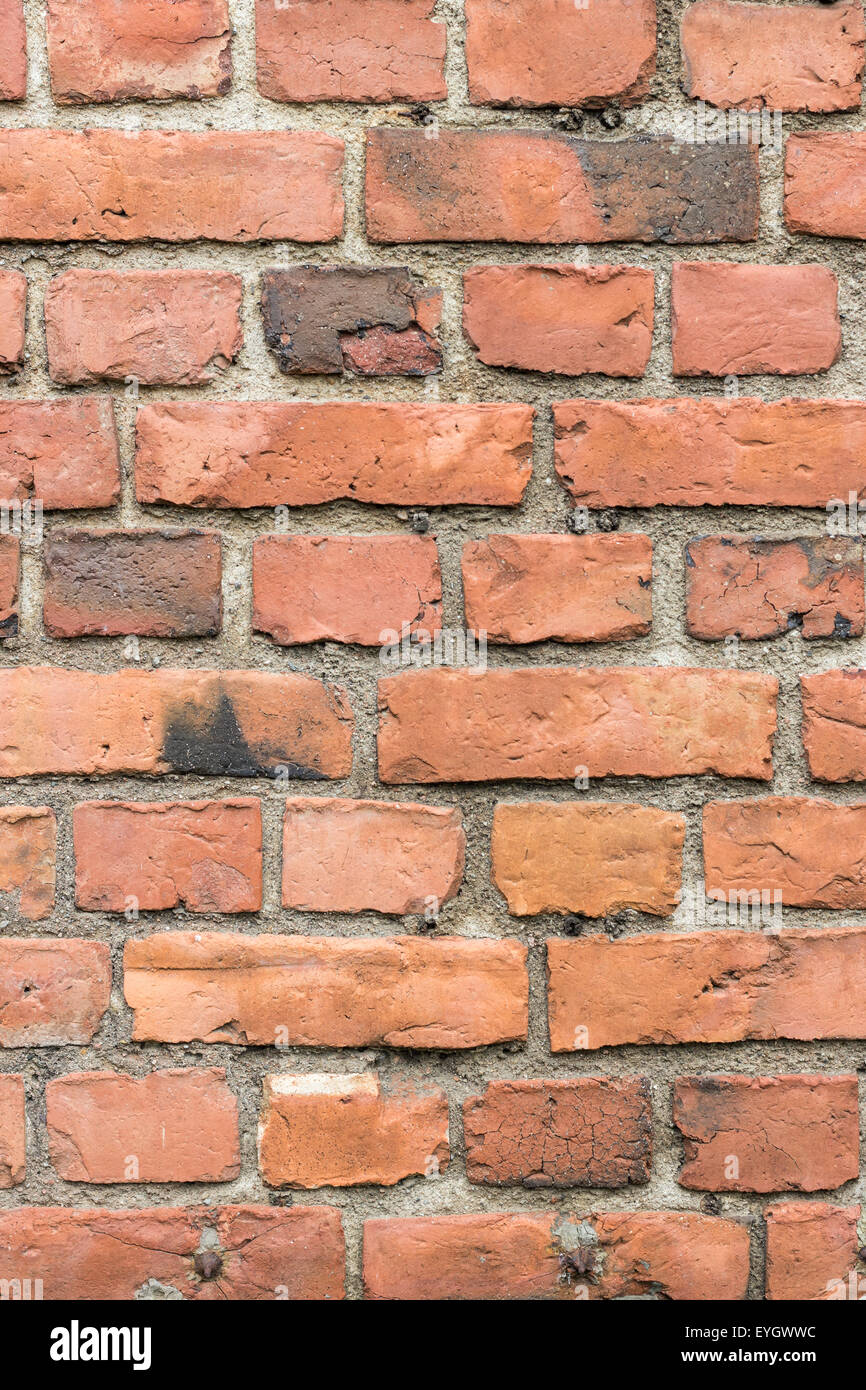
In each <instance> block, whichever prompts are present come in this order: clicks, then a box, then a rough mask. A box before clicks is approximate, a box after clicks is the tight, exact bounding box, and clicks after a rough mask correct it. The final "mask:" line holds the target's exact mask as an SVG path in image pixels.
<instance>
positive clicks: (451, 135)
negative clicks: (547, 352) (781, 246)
mask: <svg viewBox="0 0 866 1390" xmlns="http://www.w3.org/2000/svg"><path fill="white" fill-rule="evenodd" d="M757 227H758V164H757V151H756V150H755V148H754V147H750V146H748V145H733V144H731V145H720V144H709V143H703V144H698V143H688V142H683V141H676V140H673V139H671V138H669V137H663V138H661V139H651V140H647V139H646V138H645V137H644V138H643V139H641V140H630V139H625V140H615V141H592V140H577V139H575V138H574V137H573V136H567V135H560V134H558V133H557V132H555V131H541V130H520V129H517V128H511V129H508V130H465V129H464V130H455V129H442V130H440V131H439V132H438V135H437V138H436V139H435V140H430V139H427V138H426V133H425V132H424V131H416V130H401V129H396V128H390V127H386V126H378V127H376V128H375V129H373V130H371V131H369V132H368V135H367V235H368V236H369V238H370V240H371V241H374V242H416V241H516V242H536V243H539V242H540V243H550V244H560V243H562V242H573V241H587V242H603V241H663V242H670V243H674V244H677V243H681V242H697V243H706V242H714V241H753V240H754V239H755V237H756V235H757ZM0 229H2V224H0Z"/></svg>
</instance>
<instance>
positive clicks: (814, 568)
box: [686, 536, 864, 641]
mask: <svg viewBox="0 0 866 1390" xmlns="http://www.w3.org/2000/svg"><path fill="white" fill-rule="evenodd" d="M863 626H864V603H863V544H862V542H861V541H854V540H846V539H844V538H842V537H835V536H799V537H797V538H796V539H793V540H783V541H768V540H764V539H762V538H761V537H760V536H748V537H742V536H706V537H702V538H701V539H700V540H696V541H690V542H689V544H688V545H687V546H686V628H687V631H688V632H689V634H690V636H692V637H700V638H702V639H703V640H705V641H718V640H720V639H721V638H723V637H729V636H731V635H736V636H738V637H745V638H753V639H757V638H767V637H780V636H781V635H782V634H783V633H786V632H790V631H791V630H792V629H793V628H798V629H799V630H800V632H802V634H803V636H804V637H859V636H861V635H862V633H863Z"/></svg>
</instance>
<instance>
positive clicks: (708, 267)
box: [671, 261, 842, 376]
mask: <svg viewBox="0 0 866 1390" xmlns="http://www.w3.org/2000/svg"><path fill="white" fill-rule="evenodd" d="M837 289H838V284H837V280H836V276H835V275H834V274H833V272H832V270H828V269H827V267H826V266H822V265H719V264H718V263H715V264H713V263H711V262H701V261H678V262H677V263H676V264H675V265H674V267H673V272H672V275H671V345H672V349H673V359H674V375H675V376H728V375H731V374H733V375H738V376H754V375H756V374H758V373H761V372H766V373H771V374H772V373H775V374H779V375H788V376H795V375H797V374H798V373H802V372H820V371H823V370H824V369H825V368H827V367H832V365H833V363H834V362H836V361H837V360H838V357H839V353H840V351H841V348H842V330H841V327H840V324H839V309H838V306H837V303H836V297H837Z"/></svg>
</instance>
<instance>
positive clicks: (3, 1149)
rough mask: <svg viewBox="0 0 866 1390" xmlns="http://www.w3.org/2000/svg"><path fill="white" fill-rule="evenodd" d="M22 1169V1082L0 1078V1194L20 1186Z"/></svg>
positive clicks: (24, 1137)
mask: <svg viewBox="0 0 866 1390" xmlns="http://www.w3.org/2000/svg"><path fill="white" fill-rule="evenodd" d="M26 1166H27V1119H26V1114H25V1103H24V1078H23V1077H21V1076H11V1075H8V1076H7V1075H0V1190H2V1189H3V1188H9V1187H17V1186H18V1185H19V1183H22V1182H23V1181H24V1177H25V1170H26Z"/></svg>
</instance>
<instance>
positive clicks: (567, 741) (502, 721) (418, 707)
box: [379, 666, 777, 782]
mask: <svg viewBox="0 0 866 1390" xmlns="http://www.w3.org/2000/svg"><path fill="white" fill-rule="evenodd" d="M776 690H777V682H776V680H775V678H774V677H772V676H765V675H760V674H758V673H752V672H746V671H700V670H689V669H687V668H679V669H676V668H664V667H652V666H647V667H599V668H595V669H593V668H592V667H582V668H577V667H561V666H558V667H547V668H544V667H529V668H527V669H525V670H515V669H510V670H498V671H497V670H487V671H474V670H468V669H466V670H448V669H446V668H442V667H440V668H436V669H432V670H422V671H405V672H402V673H401V674H399V675H396V676H390V677H386V678H385V679H384V680H380V682H379V709H380V718H379V780H380V781H382V782H487V781H494V780H496V779H498V778H518V777H519V778H526V777H529V778H541V779H543V780H545V781H558V780H562V779H567V780H569V781H571V780H572V779H573V778H574V777H575V776H577V775H578V773H579V772H583V773H584V774H585V775H586V776H589V777H609V776H614V777H634V776H641V777H677V776H693V775H697V774H700V773H705V772H717V773H719V775H720V776H722V777H757V778H761V779H766V778H769V777H770V775H771V769H772V739H773V731H774V728H775V723H776ZM684 730H687V733H686V734H685V735H684Z"/></svg>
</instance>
